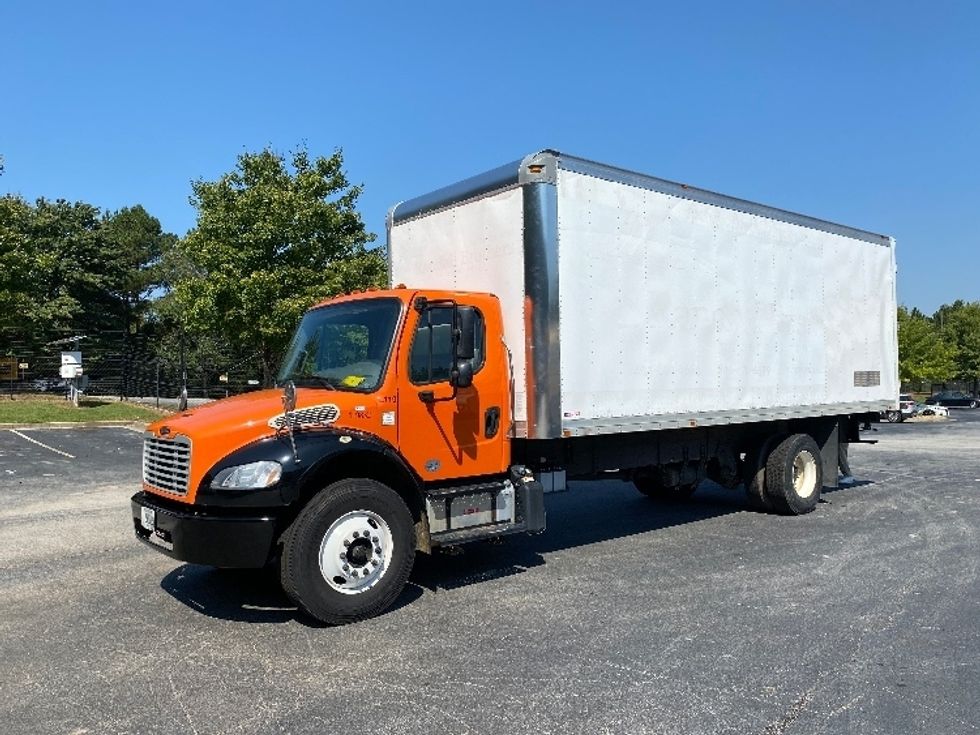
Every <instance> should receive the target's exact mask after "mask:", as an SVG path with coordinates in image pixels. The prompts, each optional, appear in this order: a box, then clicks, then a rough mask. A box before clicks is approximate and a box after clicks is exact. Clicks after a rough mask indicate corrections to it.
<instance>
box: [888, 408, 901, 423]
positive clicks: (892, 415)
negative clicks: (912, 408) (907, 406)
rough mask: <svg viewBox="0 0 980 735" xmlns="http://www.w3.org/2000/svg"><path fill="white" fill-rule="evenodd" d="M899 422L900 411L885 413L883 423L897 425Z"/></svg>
mask: <svg viewBox="0 0 980 735" xmlns="http://www.w3.org/2000/svg"><path fill="white" fill-rule="evenodd" d="M901 420H902V412H901V411H885V421H887V422H888V423H889V424H897V423H898V422H899V421H901Z"/></svg>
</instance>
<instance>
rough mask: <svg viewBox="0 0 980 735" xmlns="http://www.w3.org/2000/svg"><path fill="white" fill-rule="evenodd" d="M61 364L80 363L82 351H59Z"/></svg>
mask: <svg viewBox="0 0 980 735" xmlns="http://www.w3.org/2000/svg"><path fill="white" fill-rule="evenodd" d="M61 364H62V365H81V364H82V353H81V352H62V353H61Z"/></svg>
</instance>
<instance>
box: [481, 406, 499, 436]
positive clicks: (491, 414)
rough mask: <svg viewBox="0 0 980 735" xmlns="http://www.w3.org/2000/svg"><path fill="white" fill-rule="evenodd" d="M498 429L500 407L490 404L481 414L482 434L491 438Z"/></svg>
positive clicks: (495, 434)
mask: <svg viewBox="0 0 980 735" xmlns="http://www.w3.org/2000/svg"><path fill="white" fill-rule="evenodd" d="M499 430H500V407H499V406H491V407H490V408H488V409H487V410H486V413H484V414H483V436H484V437H486V438H487V439H493V438H494V437H495V436H497V432H498V431H499Z"/></svg>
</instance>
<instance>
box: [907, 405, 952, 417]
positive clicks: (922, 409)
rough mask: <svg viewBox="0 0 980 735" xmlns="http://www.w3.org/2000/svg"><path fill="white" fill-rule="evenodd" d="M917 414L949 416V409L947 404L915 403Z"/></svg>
mask: <svg viewBox="0 0 980 735" xmlns="http://www.w3.org/2000/svg"><path fill="white" fill-rule="evenodd" d="M915 415H916V416H946V417H948V416H949V409H948V408H946V406H935V405H932V404H929V403H917V404H915Z"/></svg>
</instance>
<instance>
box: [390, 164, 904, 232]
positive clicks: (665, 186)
mask: <svg viewBox="0 0 980 735" xmlns="http://www.w3.org/2000/svg"><path fill="white" fill-rule="evenodd" d="M559 169H561V170H563V171H574V172H576V173H581V174H586V175H588V176H594V177H596V178H599V179H605V180H606V181H613V182H616V183H620V184H626V185H628V186H635V187H637V188H640V189H647V190H649V191H656V192H660V193H661V194H668V195H670V196H675V197H679V198H682V199H690V200H692V201H696V202H701V203H703V204H711V205H714V206H716V207H723V208H725V209H733V210H735V211H738V212H745V213H747V214H754V215H757V216H759V217H766V218H768V219H774V220H779V221H781V222H788V223H791V224H795V225H800V226H801V227H810V228H812V229H815V230H821V231H823V232H831V233H834V234H837V235H843V236H844V237H850V238H854V239H857V240H864V241H866V242H871V243H875V244H878V245H884V246H888V245H890V238H889V237H888V236H887V235H880V234H878V233H874V232H869V231H867V230H862V229H858V228H856V227H850V226H848V225H842V224H838V223H836V222H829V221H827V220H823V219H819V218H817V217H811V216H809V215H805V214H799V213H797V212H791V211H789V210H786V209H780V208H779V207H771V206H769V205H766V204H760V203H758V202H752V201H749V200H747V199H740V198H738V197H733V196H728V195H726V194H719V193H718V192H714V191H710V190H708V189H700V188H698V187H695V186H689V185H688V184H682V183H679V182H676V181H669V180H667V179H661V178H657V177H656V176H649V175H647V174H642V173H638V172H636V171H630V170H628V169H624V168H619V167H617V166H610V165H608V164H605V163H599V162H597V161H590V160H588V159H585V158H578V157H576V156H571V155H569V154H567V153H561V152H560V151H556V150H551V149H546V150H543V151H539V152H537V153H531V154H530V155H527V156H525V157H524V158H521V159H519V160H516V161H511V162H510V163H506V164H504V165H503V166H498V167H497V168H495V169H492V170H490V171H486V172H484V173H482V174H478V175H476V176H471V177H470V178H468V179H464V180H462V181H459V182H457V183H455V184H450V185H449V186H445V187H442V188H441V189H437V190H435V191H433V192H429V193H428V194H423V195H422V196H418V197H415V198H413V199H409V200H406V201H404V202H399V203H398V204H396V205H394V206H393V207H392V208H391V209H390V210H389V211H388V226H389V228H390V227H391V225H392V224H397V223H401V222H405V221H407V220H410V219H413V218H415V217H423V216H425V215H427V214H432V213H434V212H437V211H439V210H441V209H444V208H446V207H451V206H455V205H456V204H459V203H461V202H465V201H468V200H471V199H479V198H480V197H483V196H487V195H489V194H493V193H495V192H498V191H501V190H504V189H508V188H511V187H514V186H519V185H521V184H525V183H529V182H532V181H540V182H547V183H555V178H556V175H557V171H558V170H559Z"/></svg>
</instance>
